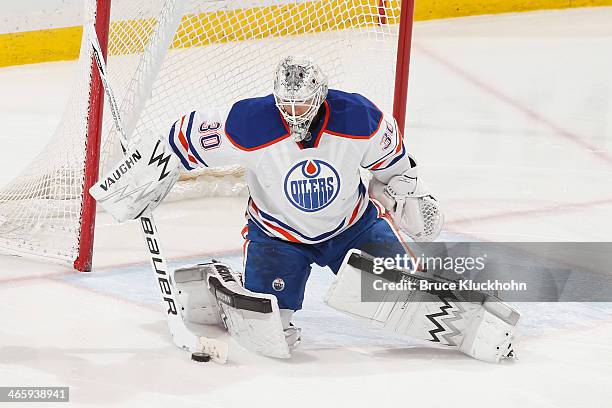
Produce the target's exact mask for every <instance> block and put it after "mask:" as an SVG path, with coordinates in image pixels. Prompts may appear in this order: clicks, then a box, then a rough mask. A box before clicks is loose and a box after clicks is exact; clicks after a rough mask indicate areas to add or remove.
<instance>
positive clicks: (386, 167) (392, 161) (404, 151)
mask: <svg viewBox="0 0 612 408" xmlns="http://www.w3.org/2000/svg"><path fill="white" fill-rule="evenodd" d="M405 154H406V148H405V147H404V146H402V153H401V154H400V155H399V156H397V157H396V158H395V159H393V160H391V163H389V164H388V165H386V166H384V167H379V168H377V169H373V170H371V171H379V170H386V169H388V168H389V167H391V166H393V165H394V164H395V163H397V162H398V161H399V160H400V159H401V158H402V157H404V155H405Z"/></svg>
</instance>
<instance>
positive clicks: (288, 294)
mask: <svg viewBox="0 0 612 408" xmlns="http://www.w3.org/2000/svg"><path fill="white" fill-rule="evenodd" d="M352 248H356V249H360V250H362V251H364V252H367V253H368V254H370V255H372V256H375V257H395V256H396V255H398V254H399V255H401V256H403V255H404V254H405V253H407V250H406V247H405V244H404V243H402V240H401V238H400V235H399V233H398V232H397V231H396V229H395V227H394V226H393V224H392V223H391V221H390V219H389V218H388V216H383V215H382V214H381V213H380V211H379V210H378V208H377V207H376V206H375V205H374V204H373V203H372V202H370V204H369V205H368V208H367V209H366V211H365V212H364V214H363V215H362V217H361V218H360V219H359V220H358V221H357V222H356V223H355V224H353V225H352V226H351V227H349V228H348V229H346V230H345V231H343V232H342V233H340V234H339V235H337V236H335V237H333V238H331V239H329V240H327V241H324V242H321V243H318V244H301V243H294V242H288V241H283V240H280V239H277V238H271V237H269V236H268V235H266V234H265V233H264V232H263V231H262V230H261V229H260V228H259V227H258V226H257V225H256V224H255V223H253V222H252V221H250V220H249V222H248V232H247V234H246V241H245V257H246V262H245V272H244V279H245V287H246V288H247V289H249V290H251V291H253V292H259V293H269V294H272V295H275V296H276V298H277V299H278V306H279V308H281V309H292V310H299V309H301V308H302V302H303V300H304V290H305V288H306V281H307V280H308V277H309V276H310V272H311V264H313V263H315V264H317V265H319V266H329V268H330V269H331V270H332V272H333V273H334V274H336V273H338V270H339V268H340V266H341V265H342V261H343V260H344V256H345V255H346V253H347V252H348V251H349V250H350V249H352Z"/></svg>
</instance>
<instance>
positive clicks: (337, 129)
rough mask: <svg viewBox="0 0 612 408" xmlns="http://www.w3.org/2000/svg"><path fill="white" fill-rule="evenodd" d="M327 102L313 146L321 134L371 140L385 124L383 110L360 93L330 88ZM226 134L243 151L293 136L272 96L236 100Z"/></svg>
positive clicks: (228, 118) (260, 147)
mask: <svg viewBox="0 0 612 408" xmlns="http://www.w3.org/2000/svg"><path fill="white" fill-rule="evenodd" d="M325 104H326V107H327V108H326V115H325V118H324V122H323V128H322V129H321V131H320V132H319V133H318V134H317V138H316V140H315V143H314V147H317V146H318V142H319V140H320V137H321V134H322V133H327V134H330V135H334V136H339V137H347V138H352V139H369V138H371V137H372V136H373V135H374V134H375V133H376V132H377V130H378V128H379V127H380V125H381V123H382V119H383V114H382V112H381V111H380V109H378V108H377V107H376V105H374V104H373V103H372V102H370V101H369V100H368V99H366V98H364V97H363V96H361V95H359V94H354V93H347V92H342V91H338V90H334V89H330V90H329V92H328V95H327V99H326V101H325ZM225 133H226V136H227V138H228V140H229V141H230V142H231V143H232V144H233V145H234V146H235V147H237V148H238V149H240V150H244V151H253V150H259V149H263V148H265V147H268V146H270V145H273V144H275V143H278V142H280V141H282V140H284V139H286V138H288V137H290V136H291V132H290V131H289V127H288V126H287V123H286V122H285V120H284V119H283V117H282V116H281V114H280V112H279V111H278V109H277V108H276V105H275V103H274V96H273V95H267V96H263V97H258V98H250V99H243V100H241V101H238V102H236V103H235V104H234V105H233V106H232V109H231V110H230V113H229V115H228V117H227V120H226V123H225ZM300 147H301V146H300Z"/></svg>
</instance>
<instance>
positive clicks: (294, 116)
mask: <svg viewBox="0 0 612 408" xmlns="http://www.w3.org/2000/svg"><path fill="white" fill-rule="evenodd" d="M326 97H327V77H326V76H325V74H323V71H321V69H320V68H319V66H318V65H316V64H315V63H314V62H313V61H312V60H311V59H310V58H305V57H292V56H290V57H287V58H284V59H283V60H282V61H281V62H280V63H279V64H278V66H277V68H276V74H275V76H274V100H275V101H276V107H277V108H278V109H279V111H280V112H281V114H282V115H283V117H284V118H285V120H286V121H287V124H288V125H289V128H290V129H291V133H292V135H293V137H294V139H295V141H296V142H299V141H301V140H308V139H310V133H309V132H308V128H309V127H310V124H311V123H312V120H313V119H314V117H315V116H316V114H317V111H318V110H319V107H320V106H321V104H322V103H323V101H325V98H326Z"/></svg>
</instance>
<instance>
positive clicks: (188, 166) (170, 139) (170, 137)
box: [168, 122, 193, 170]
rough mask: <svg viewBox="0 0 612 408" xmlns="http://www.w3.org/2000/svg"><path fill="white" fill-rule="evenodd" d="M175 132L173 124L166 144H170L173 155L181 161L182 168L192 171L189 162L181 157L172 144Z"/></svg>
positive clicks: (173, 143) (177, 149)
mask: <svg viewBox="0 0 612 408" xmlns="http://www.w3.org/2000/svg"><path fill="white" fill-rule="evenodd" d="M175 131H176V122H174V124H173V125H172V128H171V129H170V135H169V137H168V142H170V147H171V148H172V150H174V153H175V154H176V155H177V156H178V158H179V159H180V160H181V163H182V164H183V167H185V168H186V169H187V170H193V167H191V165H190V164H189V161H188V160H187V159H186V158H185V157H184V156H183V154H182V153H181V151H180V150H179V148H178V147H177V146H176V143H175V142H174V135H175Z"/></svg>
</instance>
